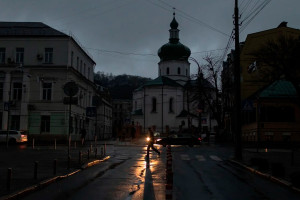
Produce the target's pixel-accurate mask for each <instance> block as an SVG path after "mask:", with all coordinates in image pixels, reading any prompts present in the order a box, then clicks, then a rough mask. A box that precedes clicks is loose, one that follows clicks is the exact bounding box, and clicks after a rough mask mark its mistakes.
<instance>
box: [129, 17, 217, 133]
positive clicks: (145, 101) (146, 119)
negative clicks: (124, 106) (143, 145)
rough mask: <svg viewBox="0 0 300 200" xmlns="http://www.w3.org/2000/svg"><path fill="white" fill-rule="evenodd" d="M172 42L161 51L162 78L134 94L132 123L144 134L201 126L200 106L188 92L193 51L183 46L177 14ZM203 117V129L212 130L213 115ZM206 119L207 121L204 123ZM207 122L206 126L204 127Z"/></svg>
mask: <svg viewBox="0 0 300 200" xmlns="http://www.w3.org/2000/svg"><path fill="white" fill-rule="evenodd" d="M170 27H171V29H170V30H169V32H170V38H169V42H168V43H166V44H164V45H163V46H162V47H161V48H160V49H159V50H158V56H159V57H160V62H159V63H158V77H157V78H156V79H154V80H152V81H149V82H147V83H146V84H144V85H143V86H141V87H139V88H138V89H136V90H135V91H134V92H133V102H132V103H133V112H132V120H133V121H134V123H135V124H137V125H140V126H141V127H142V131H147V128H149V127H154V128H155V129H156V131H158V132H160V133H162V134H163V135H166V134H168V133H169V132H171V131H179V130H183V129H188V128H191V127H198V126H199V121H200V120H199V119H200V115H199V113H198V112H197V111H199V109H197V106H198V102H191V100H189V98H191V92H190V91H189V92H188V90H187V89H186V88H187V85H188V84H190V83H191V82H192V80H190V63H189V57H190V55H191V51H190V49H189V48H188V47H186V46H185V45H183V44H181V43H180V42H179V30H178V23H177V21H176V19H175V14H174V17H173V20H172V22H171V23H170ZM203 114H204V113H202V115H201V121H202V124H201V125H202V127H203V126H207V127H208V130H210V129H211V127H209V126H210V124H209V123H208V121H211V120H210V119H209V115H203ZM203 117H205V120H203ZM203 122H205V123H206V124H205V123H203Z"/></svg>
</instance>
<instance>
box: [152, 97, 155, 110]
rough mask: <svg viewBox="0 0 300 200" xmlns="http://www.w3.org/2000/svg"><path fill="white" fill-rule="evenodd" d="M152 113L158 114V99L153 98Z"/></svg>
mask: <svg viewBox="0 0 300 200" xmlns="http://www.w3.org/2000/svg"><path fill="white" fill-rule="evenodd" d="M151 112H156V98H155V97H153V98H152V111H151Z"/></svg>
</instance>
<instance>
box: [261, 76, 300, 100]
mask: <svg viewBox="0 0 300 200" xmlns="http://www.w3.org/2000/svg"><path fill="white" fill-rule="evenodd" d="M259 97H262V98H297V91H296V89H295V87H294V85H293V84H292V83H291V82H290V81H287V80H278V81H275V82H273V83H272V84H271V85H269V86H268V87H266V88H265V89H264V90H262V91H261V92H260V94H259Z"/></svg>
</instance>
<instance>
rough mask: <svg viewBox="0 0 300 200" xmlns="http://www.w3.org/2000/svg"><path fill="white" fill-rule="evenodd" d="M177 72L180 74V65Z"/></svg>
mask: <svg viewBox="0 0 300 200" xmlns="http://www.w3.org/2000/svg"><path fill="white" fill-rule="evenodd" d="M177 74H179V75H180V67H178V68H177Z"/></svg>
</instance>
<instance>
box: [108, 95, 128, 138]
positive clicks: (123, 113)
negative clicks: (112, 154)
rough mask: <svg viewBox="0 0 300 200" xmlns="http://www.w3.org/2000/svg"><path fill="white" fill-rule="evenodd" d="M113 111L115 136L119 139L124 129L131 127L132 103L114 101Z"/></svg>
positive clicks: (122, 100) (126, 100)
mask: <svg viewBox="0 0 300 200" xmlns="http://www.w3.org/2000/svg"><path fill="white" fill-rule="evenodd" d="M112 110H113V117H112V118H113V119H112V121H113V135H114V137H117V136H118V135H120V132H121V131H122V129H123V128H124V127H126V126H129V125H131V111H132V101H131V100H129V99H114V100H113V101H112Z"/></svg>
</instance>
